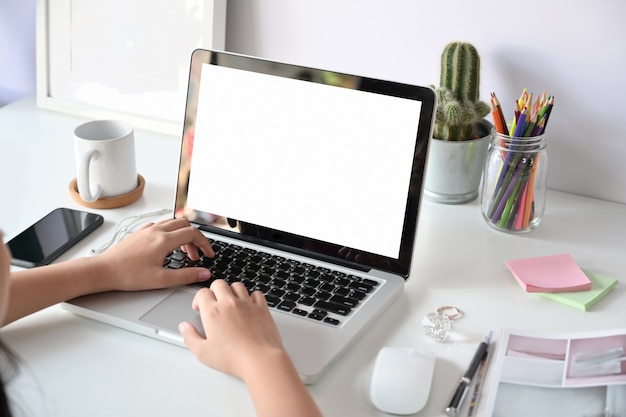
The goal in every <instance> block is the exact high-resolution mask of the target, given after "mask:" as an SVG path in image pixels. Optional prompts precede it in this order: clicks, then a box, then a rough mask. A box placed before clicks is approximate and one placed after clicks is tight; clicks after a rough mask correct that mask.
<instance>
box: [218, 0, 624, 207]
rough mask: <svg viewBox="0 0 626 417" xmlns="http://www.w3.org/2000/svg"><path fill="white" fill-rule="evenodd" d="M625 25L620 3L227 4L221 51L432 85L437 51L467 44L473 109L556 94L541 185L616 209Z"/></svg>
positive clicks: (356, 0) (372, 0) (408, 0)
mask: <svg viewBox="0 0 626 417" xmlns="http://www.w3.org/2000/svg"><path fill="white" fill-rule="evenodd" d="M625 16H626V2H624V1H623V0H598V1H594V2H591V1H586V0H526V1H523V2H515V3H514V2H505V1H502V0H473V1H467V0H440V1H433V0H428V1H427V0H385V1H380V0H315V1H294V0H254V1H251V0H229V2H228V22H227V34H226V48H227V49H228V50H231V51H235V52H241V53H246V54H252V55H259V56H262V57H266V58H270V59H276V60H284V61H291V62H296V63H300V64H306V65H312V66H322V67H329V69H334V70H338V71H347V72H354V73H358V74H361V75H373V76H379V77H383V78H387V79H391V80H395V81H403V82H408V83H416V84H438V83H439V58H440V54H441V50H442V48H443V47H444V46H445V45H446V44H447V43H448V42H449V41H454V40H463V41H469V42H472V43H473V44H474V45H475V46H476V47H477V48H478V50H479V53H480V54H481V60H482V61H481V62H482V75H481V97H482V99H483V100H485V101H488V99H489V94H490V92H492V91H493V92H496V94H497V95H498V97H499V98H500V100H501V101H502V103H503V106H504V109H505V112H506V113H507V114H512V111H513V110H512V108H513V104H514V101H515V99H516V98H517V97H518V96H519V95H520V93H521V92H522V90H523V88H528V89H529V91H532V92H534V93H541V92H543V90H547V92H548V93H549V94H552V95H554V96H555V100H556V104H555V108H554V111H553V113H552V117H551V119H550V124H549V126H548V130H547V131H548V134H549V139H548V141H549V145H548V152H549V157H550V171H549V180H548V185H549V187H550V188H554V189H559V190H563V191H569V192H573V193H577V194H583V195H589V196H593V197H598V198H602V199H607V200H613V201H618V202H621V203H626V169H624V168H623V166H624V160H625V159H626V118H625V117H624V116H623V114H624V105H623V103H624V102H625V101H626V100H625V97H624V95H626V73H625V72H624V68H626V25H625V24H624V17H625ZM507 110H508V112H507Z"/></svg>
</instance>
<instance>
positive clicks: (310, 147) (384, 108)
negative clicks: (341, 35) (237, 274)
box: [187, 64, 421, 258]
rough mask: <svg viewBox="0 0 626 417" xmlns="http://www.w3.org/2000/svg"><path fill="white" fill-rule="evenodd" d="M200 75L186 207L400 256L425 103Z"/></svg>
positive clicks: (215, 72)
mask: <svg viewBox="0 0 626 417" xmlns="http://www.w3.org/2000/svg"><path fill="white" fill-rule="evenodd" d="M202 72H203V73H202V78H201V83H200V91H199V101H198V112H197V120H196V130H195V137H194V145H193V147H194V149H193V156H192V166H191V172H190V179H189V189H188V200H187V203H188V206H189V207H191V208H194V209H196V210H201V211H204V212H208V213H213V214H217V215H221V216H225V217H229V218H233V219H237V220H239V221H243V222H249V223H253V224H257V225H260V226H264V227H269V228H272V229H277V230H281V231H284V232H289V233H294V234H297V235H302V236H307V237H311V238H314V239H319V240H322V241H326V242H331V243H335V244H338V245H341V246H347V247H351V248H355V249H359V250H363V251H367V252H372V253H376V254H380V255H384V256H388V257H392V258H397V257H398V254H399V250H400V238H401V235H402V226H403V221H404V211H405V207H406V201H407V195H408V189H409V180H410V173H411V167H412V163H413V152H414V148H415V140H416V135H417V124H418V120H419V112H420V108H421V103H420V102H418V101H415V100H409V99H403V98H395V97H389V96H385V95H381V94H373V93H366V92H362V91H358V90H350V89H346V88H339V87H333V86H327V85H322V84H316V83H312V82H305V81H299V80H293V79H289V78H283V77H276V76H271V75H264V74H258V73H252V72H247V71H241V70H236V69H231V68H224V67H217V66H214V65H208V64H204V65H203V68H202Z"/></svg>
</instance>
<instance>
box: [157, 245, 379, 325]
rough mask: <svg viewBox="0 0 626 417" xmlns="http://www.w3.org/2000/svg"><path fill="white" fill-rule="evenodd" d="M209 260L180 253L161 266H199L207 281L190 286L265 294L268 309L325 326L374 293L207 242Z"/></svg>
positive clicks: (336, 274)
mask: <svg viewBox="0 0 626 417" xmlns="http://www.w3.org/2000/svg"><path fill="white" fill-rule="evenodd" d="M210 241H211V245H212V246H213V250H214V251H215V257H213V258H209V257H205V256H202V257H201V258H200V259H199V260H198V261H192V260H191V259H189V257H187V255H186V254H185V253H184V252H183V251H182V250H180V249H176V250H174V251H173V252H172V253H170V255H169V256H168V257H167V258H166V259H165V261H164V263H163V266H164V267H165V268H170V269H179V268H185V267H189V266H204V267H206V268H209V269H210V270H211V273H212V276H211V279H210V280H208V281H205V282H201V283H197V284H192V285H194V286H200V287H208V286H209V285H211V282H213V280H215V279H224V280H225V281H226V282H228V283H229V284H232V283H233V282H242V283H243V284H244V285H245V286H246V288H247V289H248V292H252V291H256V290H259V291H261V292H263V294H265V298H266V300H267V304H268V305H269V307H270V308H273V309H276V310H280V311H284V312H288V313H291V314H294V315H296V316H300V317H304V318H308V319H311V320H316V321H321V322H324V323H327V324H331V325H335V326H336V325H339V324H341V321H342V319H344V318H346V317H348V316H349V315H350V314H351V313H352V311H354V309H355V308H356V307H357V306H358V305H359V304H360V303H361V302H362V301H363V300H364V299H365V298H366V297H367V296H368V295H369V294H370V293H372V292H373V291H374V289H375V288H376V286H377V285H378V282H376V281H374V280H372V279H369V278H363V277H358V276H356V275H351V274H346V273H344V272H340V271H335V270H332V269H329V268H324V267H320V266H315V265H312V264H308V263H304V262H300V261H297V260H295V259H289V258H285V257H282V256H277V255H271V254H269V253H266V252H262V251H256V250H253V249H250V248H243V247H241V246H238V245H234V244H229V243H226V242H222V241H218V240H214V239H210Z"/></svg>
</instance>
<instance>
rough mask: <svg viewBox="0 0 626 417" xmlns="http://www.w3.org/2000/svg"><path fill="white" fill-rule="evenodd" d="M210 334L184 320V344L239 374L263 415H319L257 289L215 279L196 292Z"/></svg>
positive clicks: (208, 360) (215, 364)
mask: <svg viewBox="0 0 626 417" xmlns="http://www.w3.org/2000/svg"><path fill="white" fill-rule="evenodd" d="M193 308H194V309H196V310H199V311H200V317H201V318H202V326H203V328H204V332H205V334H206V338H204V337H202V336H201V335H200V334H199V333H198V331H197V330H196V329H195V328H194V327H193V325H191V324H190V323H187V322H184V323H181V325H180V331H181V333H182V334H183V337H184V339H185V343H186V344H187V346H188V347H189V349H190V350H191V351H192V352H193V353H194V355H196V357H197V358H198V359H199V360H200V361H201V362H203V363H204V364H206V365H208V366H210V367H212V368H215V369H218V370H220V371H222V372H226V373H229V374H231V375H234V376H236V377H239V378H241V379H242V380H243V381H244V382H245V383H246V386H247V387H248V391H249V392H250V395H251V397H252V401H253V402H254V405H255V408H256V411H257V415H258V416H259V417H282V416H285V417H292V416H299V417H321V415H322V414H321V412H320V410H319V409H318V408H317V405H316V404H315V402H314V401H313V399H312V398H311V396H310V395H309V392H308V390H307V389H306V387H305V386H304V384H303V383H302V381H301V380H300V377H299V376H298V373H297V372H296V369H295V368H294V366H293V363H292V362H291V359H290V358H289V356H288V355H287V353H286V352H285V349H284V348H283V344H282V340H281V338H280V334H279V333H278V329H277V328H276V324H275V323H274V320H273V319H272V316H271V314H270V312H269V309H268V307H267V303H266V301H265V297H264V296H263V294H262V293H261V292H259V291H255V292H253V293H252V294H251V295H248V291H247V289H246V288H245V287H244V285H243V284H241V283H234V284H232V285H231V286H229V285H228V284H227V283H226V282H225V281H223V280H215V281H214V282H213V283H212V284H211V287H210V288H204V289H202V290H200V291H198V293H197V294H196V296H195V298H194V301H193Z"/></svg>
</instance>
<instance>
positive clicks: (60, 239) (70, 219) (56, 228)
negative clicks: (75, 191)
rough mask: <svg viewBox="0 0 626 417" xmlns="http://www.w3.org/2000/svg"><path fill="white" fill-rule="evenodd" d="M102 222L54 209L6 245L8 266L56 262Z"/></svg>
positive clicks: (96, 216)
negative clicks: (9, 262)
mask: <svg viewBox="0 0 626 417" xmlns="http://www.w3.org/2000/svg"><path fill="white" fill-rule="evenodd" d="M103 222H104V218H103V217H102V216H101V215H99V214H95V213H88V212H85V211H80V210H74V209H69V208H63V207H62V208H57V209H54V210H52V211H51V212H50V213H48V214H46V215H45V216H44V217H42V218H41V219H39V220H38V221H37V222H36V223H35V224H33V225H32V226H30V227H29V228H27V229H26V230H24V231H23V232H21V233H20V234H19V235H17V236H15V237H14V238H13V239H11V240H9V241H8V242H7V245H8V247H9V250H10V251H11V263H12V264H13V265H15V266H21V267H24V268H33V267H36V266H41V265H47V264H49V263H51V262H52V261H53V260H55V259H56V258H58V257H59V256H60V255H62V254H63V253H64V252H66V251H67V250H68V249H69V248H71V247H72V246H74V245H75V244H76V243H78V242H79V241H80V240H81V239H83V238H84V237H85V236H87V235H88V234H89V233H91V232H93V231H94V230H95V229H96V228H98V227H99V226H100V225H101V224H102V223H103Z"/></svg>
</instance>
